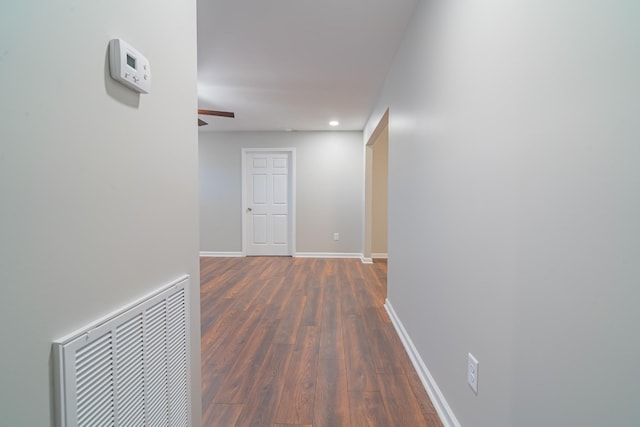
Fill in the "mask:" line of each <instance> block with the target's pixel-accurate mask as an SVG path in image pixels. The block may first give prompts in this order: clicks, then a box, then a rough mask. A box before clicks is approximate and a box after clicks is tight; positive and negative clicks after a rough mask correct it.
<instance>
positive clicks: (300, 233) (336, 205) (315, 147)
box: [200, 132, 364, 254]
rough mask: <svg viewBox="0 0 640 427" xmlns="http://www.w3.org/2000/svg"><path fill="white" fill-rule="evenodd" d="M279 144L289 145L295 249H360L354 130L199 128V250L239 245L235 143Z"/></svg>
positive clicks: (358, 138) (358, 144) (359, 167)
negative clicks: (293, 171) (293, 158)
mask: <svg viewBox="0 0 640 427" xmlns="http://www.w3.org/2000/svg"><path fill="white" fill-rule="evenodd" d="M281 147H295V149H296V161H297V165H296V174H297V182H296V186H297V206H296V211H297V212H296V228H297V230H296V235H297V243H296V251H297V252H332V253H356V254H359V253H362V215H363V213H362V199H363V191H364V190H363V186H364V184H363V176H364V172H363V155H364V154H363V153H364V151H363V150H364V149H363V147H362V133H361V132H200V250H201V251H205V252H240V251H242V217H241V214H242V212H241V206H242V200H241V199H242V197H241V195H242V173H241V167H242V163H241V150H242V148H281ZM334 232H338V233H340V240H339V241H334V240H333V233H334Z"/></svg>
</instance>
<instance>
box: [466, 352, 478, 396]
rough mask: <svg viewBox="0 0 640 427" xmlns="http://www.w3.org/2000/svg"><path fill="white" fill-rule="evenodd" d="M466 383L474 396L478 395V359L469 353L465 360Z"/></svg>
mask: <svg viewBox="0 0 640 427" xmlns="http://www.w3.org/2000/svg"><path fill="white" fill-rule="evenodd" d="M467 383H468V384H469V387H471V390H473V392H474V393H475V394H478V359H476V358H475V357H473V354H471V353H469V357H468V359H467Z"/></svg>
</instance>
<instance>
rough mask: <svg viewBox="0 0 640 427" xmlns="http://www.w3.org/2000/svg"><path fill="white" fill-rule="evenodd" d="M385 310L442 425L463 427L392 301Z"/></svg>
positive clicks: (386, 303)
mask: <svg viewBox="0 0 640 427" xmlns="http://www.w3.org/2000/svg"><path fill="white" fill-rule="evenodd" d="M384 308H385V309H386V310H387V313H388V314H389V317H390V318H391V323H393V326H394V327H395V329H396V332H397V333H398V336H399V337H400V340H401V341H402V345H404V348H405V350H406V351H407V354H408V355H409V358H410V359H411V363H413V366H414V368H415V369H416V372H417V373H418V376H419V377H420V381H422V385H423V386H424V388H425V390H426V391H427V394H428V395H429V398H431V403H432V404H433V406H434V407H435V408H436V411H437V412H438V415H439V416H440V420H441V421H442V424H444V425H445V427H461V426H460V423H459V422H458V419H457V418H456V416H455V414H454V413H453V410H452V409H451V407H450V406H449V404H448V403H447V400H446V399H445V398H444V395H443V394H442V392H441V391H440V388H439V387H438V384H436V382H435V380H434V379H433V376H431V373H430V372H429V369H427V365H425V363H424V361H423V360H422V357H421V356H420V353H418V350H417V349H416V347H415V346H414V345H413V341H411V337H409V334H408V333H407V330H406V329H405V328H404V325H403V324H402V322H401V321H400V318H399V317H398V315H397V314H396V312H395V310H394V309H393V306H392V305H391V301H389V299H388V298H387V300H386V301H385V303H384Z"/></svg>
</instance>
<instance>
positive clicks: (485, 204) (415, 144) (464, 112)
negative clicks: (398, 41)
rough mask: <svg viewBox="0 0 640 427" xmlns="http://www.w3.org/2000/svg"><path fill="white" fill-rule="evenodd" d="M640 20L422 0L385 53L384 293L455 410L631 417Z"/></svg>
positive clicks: (583, 9) (566, 419)
mask: <svg viewBox="0 0 640 427" xmlns="http://www.w3.org/2000/svg"><path fill="white" fill-rule="evenodd" d="M639 20H640V8H639V7H638V6H637V4H636V3H634V2H630V1H622V0H614V1H604V0H594V1H578V0H559V1H553V2H545V1H537V0H521V1H516V2H514V1H504V0H502V1H500V0H481V1H478V0H476V1H457V2H451V1H445V0H432V1H423V2H420V4H419V6H418V8H417V10H416V12H415V16H414V19H413V22H412V24H411V26H410V28H409V30H408V33H407V35H406V38H405V40H404V42H403V44H402V46H401V48H400V50H399V52H398V54H397V56H396V58H395V60H394V64H393V66H392V69H391V71H390V74H389V76H388V79H387V82H386V84H385V87H384V89H383V91H382V93H381V96H380V98H379V100H378V103H377V106H376V108H375V111H374V112H373V114H372V116H371V118H370V121H369V122H368V124H367V128H366V130H365V132H364V139H365V141H366V140H367V138H368V136H369V135H370V134H371V132H372V130H373V128H374V127H375V125H376V124H377V121H378V119H379V118H380V116H382V114H383V112H384V111H385V109H386V108H387V106H389V107H390V125H389V129H390V136H389V145H390V153H389V157H390V171H389V174H390V178H389V180H390V188H389V204H390V211H389V222H390V224H389V257H390V260H389V299H390V301H391V303H392V305H393V307H394V308H395V310H396V312H397V313H398V315H399V317H400V320H401V321H402V322H403V323H404V325H405V326H406V328H407V330H408V333H409V335H410V337H411V339H412V340H413V342H414V343H415V345H416V347H417V349H418V351H419V353H420V355H421V356H422V359H423V360H424V362H425V363H426V365H427V367H428V368H429V370H430V371H431V373H432V374H433V376H434V378H435V381H436V383H437V384H438V385H439V387H440V389H441V390H442V392H443V393H444V396H445V398H446V400H447V401H448V403H449V404H450V405H451V408H452V409H453V412H454V413H455V415H456V416H457V418H458V420H459V421H460V423H461V424H462V425H463V426H492V427H500V426H504V427H512V426H518V427H528V426H539V425H553V426H594V427H595V426H602V425H616V426H636V425H639V424H640V406H639V405H638V404H637V403H638V397H639V396H640V364H639V363H638V360H640V340H638V325H640V310H638V307H637V302H638V301H639V300H640V286H638V284H639V283H640V262H639V260H640V221H639V220H638V218H640V167H638V164H639V163H640V148H639V147H640V145H639V142H638V141H640V121H639V120H638V111H639V104H638V100H639V99H640V77H639V76H640V48H639V46H640V26H638V21H639ZM468 352H472V353H473V354H474V355H475V356H476V357H477V358H478V359H479V361H480V373H479V393H478V395H477V396H475V395H474V394H473V392H472V391H471V390H470V389H469V388H468V386H467V385H466V378H465V374H466V356H467V353H468Z"/></svg>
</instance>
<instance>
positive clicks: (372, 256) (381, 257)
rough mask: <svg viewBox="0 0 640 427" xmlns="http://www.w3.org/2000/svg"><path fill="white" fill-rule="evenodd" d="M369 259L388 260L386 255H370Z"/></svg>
mask: <svg viewBox="0 0 640 427" xmlns="http://www.w3.org/2000/svg"><path fill="white" fill-rule="evenodd" d="M371 258H373V259H388V258H389V254H387V253H376V254H371Z"/></svg>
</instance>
